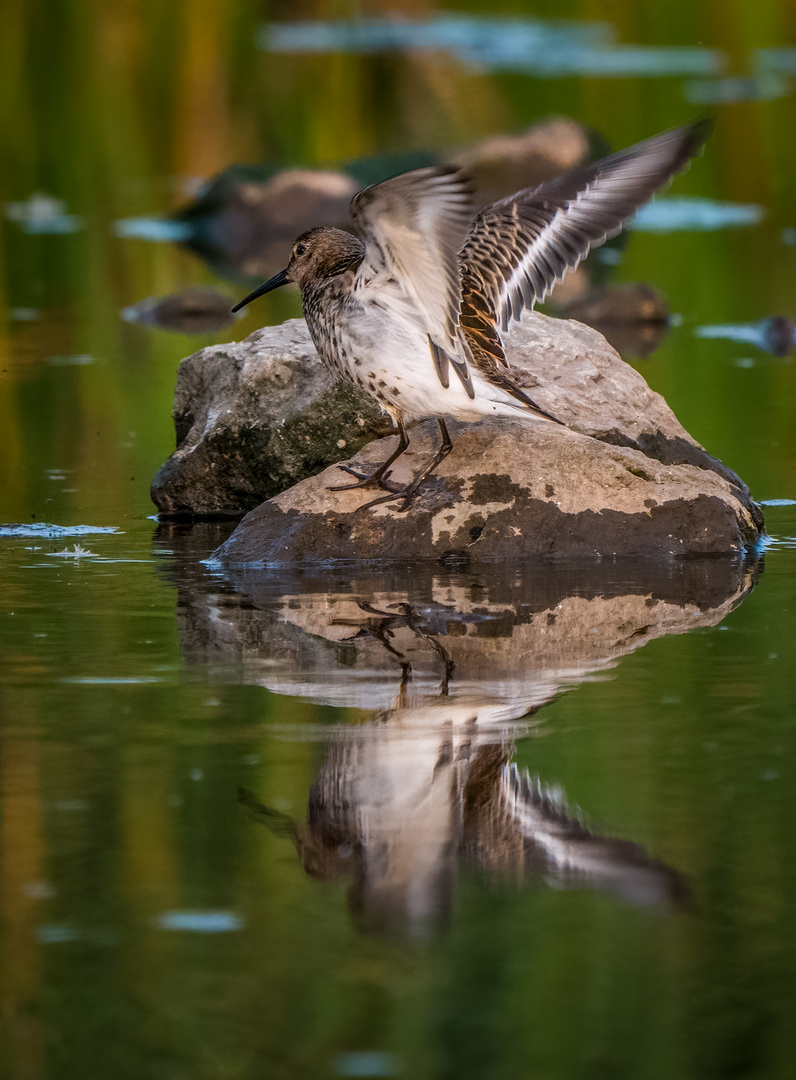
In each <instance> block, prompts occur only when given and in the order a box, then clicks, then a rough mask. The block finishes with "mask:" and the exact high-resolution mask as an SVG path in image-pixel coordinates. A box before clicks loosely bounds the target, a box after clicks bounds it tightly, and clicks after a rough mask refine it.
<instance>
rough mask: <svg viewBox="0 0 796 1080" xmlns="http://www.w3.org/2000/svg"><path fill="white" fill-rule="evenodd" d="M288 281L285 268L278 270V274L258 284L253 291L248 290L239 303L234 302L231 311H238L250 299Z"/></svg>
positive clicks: (250, 300) (254, 298) (249, 301)
mask: <svg viewBox="0 0 796 1080" xmlns="http://www.w3.org/2000/svg"><path fill="white" fill-rule="evenodd" d="M289 281H290V278H289V277H288V276H287V270H280V271H279V273H278V274H274V276H273V277H272V278H270V279H269V280H268V281H266V282H265V284H263V285H258V286H257V288H256V289H255V290H254V292H250V293H249V295H248V296H247V297H245V299H243V300H241V302H240V303H239V304H236V305H235V307H234V308H233V309H232V311H233V312H235V311H240V309H241V308H242V307H246V305H247V304H250V303H251V302H252V300H256V299H257V297H258V296H264V295H265V294H266V293H267V292H271V291H272V290H273V289H278V288H279V287H280V285H287V283H288V282H289Z"/></svg>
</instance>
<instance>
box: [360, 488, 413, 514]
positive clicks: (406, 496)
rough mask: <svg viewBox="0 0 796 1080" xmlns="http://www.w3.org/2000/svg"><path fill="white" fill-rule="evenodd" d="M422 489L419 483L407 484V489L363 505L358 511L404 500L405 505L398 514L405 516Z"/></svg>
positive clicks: (398, 490)
mask: <svg viewBox="0 0 796 1080" xmlns="http://www.w3.org/2000/svg"><path fill="white" fill-rule="evenodd" d="M419 487H420V484H419V483H412V484H407V485H406V486H405V487H402V488H396V489H395V490H394V491H393V490H391V491H390V494H389V495H381V496H379V498H378V499H371V500H370V502H366V503H363V504H362V506H358V507H357V511H360V510H369V509H370V507H371V506H378V505H379V504H380V503H386V502H394V501H395V500H396V499H403V505H402V506H399V507H398V513H399V514H403V513H405V512H406V511H407V510H408V509H409V505H410V503H411V502H412V499H414V497H415V495H417V489H418V488H419Z"/></svg>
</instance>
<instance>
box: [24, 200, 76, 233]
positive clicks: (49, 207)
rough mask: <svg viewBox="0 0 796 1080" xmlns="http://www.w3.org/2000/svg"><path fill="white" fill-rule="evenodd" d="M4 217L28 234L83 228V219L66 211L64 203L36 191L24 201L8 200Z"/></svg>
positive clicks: (65, 231)
mask: <svg viewBox="0 0 796 1080" xmlns="http://www.w3.org/2000/svg"><path fill="white" fill-rule="evenodd" d="M5 213H6V217H7V218H8V219H9V221H15V222H16V223H17V225H19V227H20V229H22V231H23V232H26V233H30V234H32V235H33V234H48V233H49V234H58V233H73V232H77V231H78V230H79V229H82V228H83V219H82V218H80V217H77V216H76V215H75V214H67V213H66V203H64V202H63V201H62V200H61V199H56V198H54V197H53V196H52V195H45V194H43V193H42V192H36V193H35V194H33V195H31V196H30V198H29V199H27V200H26V201H25V202H9V203H6V206H5Z"/></svg>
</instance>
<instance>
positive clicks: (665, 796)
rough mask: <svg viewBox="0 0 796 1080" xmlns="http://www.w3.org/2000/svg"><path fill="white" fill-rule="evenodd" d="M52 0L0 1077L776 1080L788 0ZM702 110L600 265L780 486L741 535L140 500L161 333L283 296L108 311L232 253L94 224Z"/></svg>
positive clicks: (11, 411)
mask: <svg viewBox="0 0 796 1080" xmlns="http://www.w3.org/2000/svg"><path fill="white" fill-rule="evenodd" d="M45 8H46V9H47V12H48V14H49V18H47V19H43V18H40V17H38V16H39V15H40V14H41V13H40V12H39V11H38V9H37V11H36V12H34V11H33V9H31V8H29V5H25V4H23V3H22V0H11V4H10V15H9V17H8V18H7V20H6V26H5V30H4V35H3V36H2V40H0V59H2V63H0V79H2V80H4V82H3V85H4V86H5V85H6V84H7V85H8V88H9V92H8V93H6V94H5V95H0V102H2V105H0V117H2V119H1V120H0V123H2V126H3V131H4V138H3V149H2V151H1V152H2V154H3V156H4V161H5V165H6V168H5V169H4V170H3V171H2V174H0V176H1V177H2V178H0V201H1V202H2V203H3V205H4V207H5V217H4V220H3V222H2V227H1V228H0V270H1V272H0V315H1V316H2V318H0V459H1V460H2V462H3V466H2V468H0V525H3V526H5V525H8V526H12V525H13V526H17V527H16V528H13V529H11V528H2V529H0V583H2V587H1V588H0V912H1V913H2V921H1V922H0V970H2V977H0V1002H1V1008H0V1076H2V1077H6V1076H7V1077H9V1078H14V1080H16V1078H23V1077H24V1078H29V1077H36V1078H48V1080H49V1078H58V1080H60V1078H63V1077H73V1076H74V1077H77V1076H85V1075H86V1072H87V1070H88V1071H89V1072H90V1073H91V1075H92V1076H97V1077H114V1078H115V1077H127V1076H130V1077H164V1078H166V1077H168V1078H175V1080H177V1078H179V1080H182V1078H188V1077H190V1078H195V1077H202V1078H208V1080H210V1078H213V1080H215V1078H218V1080H228V1078H233V1077H234V1078H237V1077H240V1078H247V1080H248V1078H254V1077H263V1076H267V1077H269V1078H270V1077H274V1078H277V1080H282V1078H284V1080H293V1078H304V1077H306V1078H315V1077H336V1076H364V1077H380V1076H398V1077H412V1078H415V1077H417V1078H429V1080H431V1078H449V1077H450V1078H453V1077H456V1078H465V1080H467V1078H473V1080H481V1078H486V1077H488V1078H496V1080H515V1078H516V1080H525V1078H529V1077H532V1078H539V1080H548V1078H551V1080H552V1078H555V1080H558V1078H561V1080H569V1078H572V1077H583V1078H589V1080H591V1078H594V1077H606V1078H608V1077H611V1078H613V1077H627V1078H628V1080H629V1078H633V1080H636V1078H638V1077H645V1078H646V1077H648V1078H656V1080H657V1078H660V1080H664V1078H665V1080H670V1078H671V1080H675V1078H677V1080H680V1078H682V1077H693V1078H694V1080H697V1078H698V1080H702V1078H708V1077H716V1078H720V1077H721V1078H724V1077H727V1076H737V1077H755V1078H766V1080H768V1078H775V1077H776V1078H779V1077H782V1078H785V1077H790V1076H791V1075H792V1073H793V1064H792V1063H793V1060H794V1055H795V1054H796V1036H794V1034H793V1030H794V1029H793V1022H792V1017H793V1014H794V1009H795V1008H796V872H795V871H794V869H793V866H794V860H793V858H792V852H793V851H794V849H796V809H794V802H793V797H792V792H793V788H794V782H795V781H796V708H795V706H794V703H795V702H796V686H795V685H794V684H795V682H796V677H795V676H794V670H796V664H795V663H794V651H795V650H794V641H796V504H794V503H793V501H792V500H794V499H796V482H795V481H794V477H796V440H794V435H793V433H794V430H796V377H795V376H794V364H793V356H792V352H788V351H787V350H786V351H785V355H784V356H775V355H774V354H773V353H772V351H771V349H770V348H768V344H769V342H768V339H767V337H766V332H765V326H766V325H768V324H764V323H763V320H767V319H770V318H771V317H772V316H786V317H790V318H793V317H794V316H796V308H795V307H794V303H793V297H794V295H796V246H794V244H793V238H794V233H793V230H794V228H796V215H794V212H793V206H794V205H796V183H794V166H795V165H796V154H795V153H794V145H795V144H794V142H793V139H792V138H791V137H790V132H792V131H793V130H794V129H796V110H795V109H794V97H793V80H794V77H796V59H794V57H796V49H795V48H794V46H795V45H796V43H795V42H794V41H793V25H792V18H791V17H790V14H789V9H788V8H787V6H786V5H785V4H784V3H782V4H779V3H776V2H773V0H772V2H770V3H764V4H762V5H757V6H756V8H755V11H754V13H750V12H749V10H748V8H747V6H745V5H742V4H740V3H737V4H735V3H732V4H726V3H722V4H718V3H708V4H704V5H701V6H699V7H698V8H697V9H696V10H695V9H694V6H693V5H690V4H685V3H679V2H678V3H672V4H669V5H666V7H665V8H660V9H656V10H655V11H652V10H650V11H646V9H644V10H642V9H641V8H640V7H638V6H636V5H632V4H618V5H604V4H582V5H579V4H576V3H574V2H573V3H569V4H564V5H563V6H562V5H560V4H558V5H552V4H547V3H542V4H540V5H538V10H537V12H536V15H537V16H538V20H537V21H536V22H532V21H530V20H529V19H528V18H527V14H526V11H525V10H524V8H523V6H522V5H519V4H511V3H506V4H503V5H502V6H500V7H499V8H498V9H495V8H494V7H493V8H491V9H490V10H489V12H485V11H484V9H483V6H479V5H478V4H475V3H470V2H467V3H463V4H462V5H461V6H459V7H454V6H452V5H443V4H441V5H438V6H437V7H431V6H429V5H415V7H413V10H412V12H411V13H407V12H404V13H403V17H402V18H401V19H400V20H395V19H387V18H386V16H387V15H389V11H388V10H387V9H386V8H376V7H374V6H370V7H368V6H366V7H365V8H363V9H362V10H361V11H358V12H357V14H358V15H360V16H362V19H361V20H359V21H358V22H356V23H355V24H352V23H351V22H350V21H348V20H346V19H342V18H341V16H344V15H347V14H350V12H348V11H342V10H341V9H340V8H339V5H330V4H323V3H317V4H311V3H306V4H300V5H299V6H298V7H297V8H296V10H295V11H293V10H292V11H291V12H290V13H289V14H290V22H288V21H284V20H283V21H281V22H280V21H279V19H277V17H276V16H275V15H274V13H273V12H270V11H266V10H264V9H261V8H260V6H259V5H258V4H256V3H255V4H252V3H248V2H246V3H244V2H242V0H241V2H233V3H230V4H228V5H225V6H224V8H223V9H222V8H221V7H219V8H218V11H217V12H216V11H215V9H212V5H205V6H203V8H202V14H201V16H200V15H195V17H194V15H193V14H192V16H191V17H190V18H189V17H188V13H187V9H186V10H185V12H183V11H182V9H181V8H179V7H178V6H177V5H174V6H169V5H166V6H165V7H164V8H163V9H162V10H160V9H158V11H157V12H156V11H155V10H154V9H153V8H151V5H146V4H143V3H140V4H139V3H137V2H133V3H131V4H127V5H124V6H123V7H120V6H117V5H107V4H100V3H92V2H89V3H84V4H76V3H75V4H72V3H65V4H51V5H45ZM34 14H36V15H37V18H36V19H34ZM487 16H488V17H487ZM504 20H509V21H508V22H506V21H504ZM511 20H514V21H513V22H512V21H511ZM789 20H790V21H789ZM12 88H13V92H12ZM705 107H715V108H716V109H717V111H718V118H717V126H716V133H715V136H714V138H713V141H712V142H711V144H710V146H709V148H708V151H707V153H706V154H705V156H704V157H703V158H702V159H701V160H699V161H698V162H696V163H695V165H694V167H693V168H692V169H691V171H690V172H689V173H688V175H687V176H685V177H683V178H681V179H680V180H678V182H677V188H676V189H675V191H674V192H673V194H676V195H677V196H679V197H681V201H680V202H678V203H671V204H669V206H668V209H667V208H666V204H664V203H660V204H658V206H659V207H661V206H662V207H664V209H663V211H661V210H660V209H656V211H655V214H657V215H658V216H657V217H655V218H650V219H648V220H647V222H646V223H644V222H642V223H640V226H639V228H638V229H637V230H636V231H634V232H633V233H632V234H631V236H630V239H629V242H628V243H627V244H626V246H624V247H622V248H619V249H617V250H616V252H615V254H614V256H613V263H612V264H611V265H610V266H609V265H608V264H606V263H603V264H601V265H602V270H601V271H600V273H603V274H610V275H612V276H611V278H610V280H612V281H615V282H617V283H621V282H633V281H649V282H651V283H652V284H654V285H655V286H656V287H657V288H658V289H660V290H661V291H662V292H663V293H664V294H665V295H666V297H667V299H668V301H669V303H670V305H671V307H672V310H673V311H674V312H675V313H677V314H678V315H679V316H680V318H679V321H678V325H676V326H675V327H673V328H672V329H671V330H670V332H669V333H668V335H667V336H666V338H665V340H664V341H663V343H662V344H661V346H660V347H659V348H658V349H657V351H655V352H654V353H653V354H652V356H651V357H650V359H649V360H646V361H643V362H642V361H638V365H639V369H640V370H641V371H642V372H643V373H644V375H645V377H646V378H647V379H648V380H649V382H650V384H651V385H652V386H653V387H654V388H655V389H656V390H659V391H660V392H662V393H663V394H664V395H665V396H666V398H667V400H668V401H669V403H670V404H671V405H672V407H673V408H674V410H675V412H676V413H677V415H678V417H679V418H680V419H681V421H682V422H683V423H684V424H685V426H686V427H687V428H688V429H689V430H690V431H691V432H692V434H693V435H694V436H695V437H696V438H698V439H699V440H700V441H702V442H703V443H704V444H705V445H706V446H707V447H708V448H709V449H710V450H711V451H712V452H714V453H716V454H717V455H719V456H720V457H722V458H723V459H724V460H725V461H726V462H727V464H729V465H730V466H731V467H733V468H734V469H736V470H737V471H738V472H739V473H740V474H741V475H742V476H743V477H744V479H745V480H747V481H748V483H749V484H750V486H751V488H752V491H753V493H754V494H755V496H756V497H757V498H758V499H760V500H782V501H783V505H768V506H766V507H765V512H766V518H767V523H768V529H769V532H770V534H771V537H772V542H771V543H770V544H768V545H767V546H766V547H765V549H764V550H763V551H761V553H760V554H759V556H757V557H755V558H750V559H749V560H748V561H747V562H745V563H741V562H737V561H733V560H710V561H707V562H702V561H694V562H687V563H675V562H669V563H665V564H655V563H646V564H628V563H622V562H618V563H605V562H603V563H599V564H587V563H579V564H574V565H558V566H555V567H551V566H536V565H519V566H510V567H506V566H503V567H484V568H480V569H471V570H469V571H467V572H450V571H445V570H443V569H442V568H440V567H418V566H412V567H408V566H407V567H400V566H399V567H388V568H384V569H383V570H382V571H380V572H376V571H374V570H372V569H371V570H368V571H366V572H363V571H356V570H355V569H352V568H345V567H341V568H335V569H330V570H327V571H325V572H319V571H313V572H309V571H304V572H292V573H288V572H284V573H282V572H276V571H269V572H262V571H260V572H254V571H247V572H244V571H241V572H236V573H235V574H224V573H222V572H220V571H218V570H215V569H213V568H212V565H209V564H207V563H206V562H205V561H203V560H206V558H207V556H208V555H209V554H210V552H211V551H212V550H213V549H214V548H215V547H216V546H217V545H218V543H220V542H221V541H222V540H223V539H224V538H225V536H226V535H227V534H228V532H229V530H230V528H231V525H229V524H200V525H197V526H194V527H193V528H189V527H184V526H169V525H166V524H162V523H161V524H158V523H157V522H155V521H154V520H152V519H151V518H150V516H149V515H151V514H152V512H153V507H152V505H151V503H150V502H149V499H148V486H149V482H150V480H151V477H152V475H153V474H154V472H155V470H156V469H157V467H158V466H159V465H160V463H161V462H162V461H163V460H164V459H165V458H166V457H167V455H168V454H169V453H170V451H171V449H172V447H173V430H172V424H171V417H170V409H171V399H172V392H173V386H174V379H175V372H176V367H177V364H178V362H179V360H180V358H181V357H182V356H184V355H186V354H187V353H189V352H190V351H192V350H193V349H195V348H198V347H201V346H203V345H206V344H212V343H213V342H216V341H223V340H227V339H228V338H230V337H232V336H234V337H238V338H240V337H243V336H244V335H245V334H246V333H248V332H250V331H251V330H253V329H254V328H255V327H256V326H257V325H258V324H259V323H258V320H262V319H269V320H271V321H278V320H280V319H282V318H285V317H287V316H292V315H295V314H297V312H298V302H297V299H296V298H295V297H292V296H290V295H289V294H287V295H285V296H279V295H277V296H275V297H274V298H273V299H269V302H268V303H264V304H263V305H262V307H261V309H260V311H259V312H257V313H255V312H249V313H248V314H247V318H246V320H245V321H244V322H242V323H241V324H239V325H238V326H235V327H233V328H231V329H227V330H225V331H223V332H221V333H219V334H201V335H194V336H184V335H182V336H181V335H178V334H171V333H167V332H166V331H164V330H160V329H157V328H156V327H153V326H150V325H144V324H141V323H129V322H126V321H125V320H124V319H122V318H121V315H120V313H121V312H122V311H123V310H124V309H125V308H129V307H130V306H131V305H135V304H138V303H140V302H141V301H143V300H145V299H146V298H148V297H152V296H162V295H166V294H168V293H170V292H174V291H176V290H177V289H181V288H184V287H188V286H197V285H199V286H206V285H212V286H213V287H215V288H216V289H219V290H221V291H222V292H224V291H226V292H227V293H228V294H229V295H230V296H233V297H234V296H238V295H243V293H244V292H245V291H246V290H247V289H248V288H249V284H250V283H249V282H248V281H247V280H245V279H244V278H245V275H243V274H242V273H240V272H238V273H236V272H235V271H234V270H231V269H230V268H229V267H227V268H226V269H225V270H224V272H223V274H222V272H221V270H220V269H219V268H218V266H215V265H214V264H211V263H208V262H205V261H202V260H201V259H200V258H199V257H198V256H197V255H195V254H192V253H191V252H190V251H189V250H187V249H186V248H184V247H180V246H178V245H177V244H175V243H173V242H160V243H155V242H153V241H152V240H149V239H146V238H144V237H143V236H142V235H141V233H140V232H139V233H136V232H135V230H131V228H130V227H129V225H128V226H124V225H123V224H122V225H120V223H124V222H129V220H130V219H136V220H139V219H149V220H153V219H154V220H158V219H162V218H163V216H164V215H165V214H167V213H169V212H170V211H173V210H174V209H175V208H176V207H178V206H180V205H182V204H183V203H184V202H185V201H186V199H187V198H188V197H189V193H190V192H192V191H195V189H196V182H197V180H200V179H207V178H208V177H210V176H211V175H212V174H213V173H215V172H217V171H218V170H220V169H222V168H225V167H226V166H228V165H231V164H233V163H238V164H252V163H259V164H260V165H261V167H262V168H263V169H265V170H268V169H273V168H276V167H279V166H281V165H284V164H292V165H307V166H318V165H322V166H324V167H336V166H337V165H339V164H340V163H343V162H351V161H354V160H359V161H360V162H364V163H365V165H363V166H362V167H363V168H364V167H367V168H369V169H374V168H376V169H378V168H379V167H381V166H379V165H378V161H381V160H384V159H386V158H387V157H390V156H395V155H397V158H395V157H393V158H392V160H397V159H400V160H408V157H406V156H407V155H413V154H418V153H421V152H433V153H436V154H439V153H441V151H442V149H443V148H445V147H452V146H457V145H462V144H464V143H466V142H468V141H470V140H472V139H475V138H478V137H482V136H486V135H490V134H498V133H501V132H504V131H511V130H518V129H521V128H523V127H525V126H528V125H530V124H531V123H533V122H534V121H536V120H539V119H542V118H543V117H545V116H546V115H549V114H550V113H552V112H557V113H562V114H567V115H571V116H573V117H574V118H575V119H577V120H579V121H581V122H583V123H585V124H587V125H589V126H590V127H591V128H592V129H593V130H594V131H595V132H596V133H598V134H599V135H600V137H601V138H602V139H603V140H605V141H606V142H610V143H611V144H612V145H614V146H617V147H618V146H621V145H625V144H627V143H630V142H632V141H634V140H636V139H640V138H643V137H645V136H646V135H649V134H652V133H653V132H655V131H658V130H661V129H663V128H665V127H668V126H672V125H673V124H676V123H680V122H683V121H684V120H686V119H688V118H690V117H691V116H693V115H694V113H695V111H698V110H699V109H703V108H705ZM76 147H79V148H80V149H79V152H78V151H77V150H76ZM374 161H375V162H376V164H374ZM399 167H400V166H399ZM31 199H33V201H32V202H31ZM682 200H688V201H682ZM744 208H746V209H744ZM749 208H752V209H751V210H750V209H749ZM661 213H662V214H663V218H661V216H660V215H661ZM667 215H668V216H667ZM662 220H663V226H661V221H662ZM667 222H668V224H667ZM661 229H663V231H661ZM274 269H278V267H275V268H274ZM45 526H46V527H45ZM50 526H55V527H57V528H55V529H54V528H50Z"/></svg>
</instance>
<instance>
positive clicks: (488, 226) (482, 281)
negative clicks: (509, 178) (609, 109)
mask: <svg viewBox="0 0 796 1080" xmlns="http://www.w3.org/2000/svg"><path fill="white" fill-rule="evenodd" d="M710 126H711V124H710V121H705V120H702V121H698V122H696V123H694V124H689V125H687V126H685V127H681V128H676V129H675V130H673V131H667V132H664V134H662V135H657V136H656V137H655V138H652V139H647V140H646V141H645V142H641V143H637V144H636V145H635V146H631V147H630V148H629V149H628V150H623V151H621V152H620V153H618V154H611V155H610V157H606V158H603V159H602V160H601V161H597V162H595V163H594V164H593V165H588V166H585V167H582V168H578V169H574V170H573V171H572V172H569V173H567V174H566V175H565V176H560V177H557V178H556V179H555V180H549V181H547V182H545V183H543V184H540V185H539V187H537V188H526V189H525V190H524V191H520V192H518V193H517V194H516V195H512V196H510V197H509V198H506V199H501V200H500V201H499V202H496V203H493V204H492V205H491V206H488V207H487V208H486V209H485V210H483V211H482V212H481V213H480V214H479V215H478V217H477V218H476V219H475V221H474V222H473V224H472V227H471V228H470V231H469V233H468V235H467V240H466V242H465V244H464V247H463V248H462V251H461V254H460V260H461V265H462V272H463V275H464V277H465V281H467V279H468V278H470V279H474V280H473V287H474V288H475V289H476V292H475V293H474V294H473V296H471V297H470V298H469V301H468V290H467V287H465V296H464V301H463V305H462V312H463V321H464V322H465V324H466V317H467V316H468V313H469V308H470V307H472V308H473V309H474V310H473V313H471V314H472V317H474V318H475V313H476V311H477V309H479V308H480V307H482V306H483V304H484V303H487V304H488V305H489V304H491V307H492V309H493V311H494V313H495V315H496V317H497V321H498V324H499V325H500V327H501V329H503V330H504V331H505V330H507V329H508V326H509V320H510V319H511V318H512V317H513V318H514V319H519V318H520V315H521V314H522V311H523V309H524V308H531V307H533V305H534V303H536V302H537V301H541V300H544V298H545V297H546V296H547V294H548V293H549V292H550V291H551V290H552V288H553V286H554V285H555V283H556V282H557V281H561V279H562V278H563V277H564V275H565V274H566V273H567V272H568V271H569V270H574V269H575V267H576V266H577V265H578V264H579V263H580V262H581V260H582V259H584V258H585V257H586V256H587V255H588V253H589V251H590V250H591V249H592V248H593V247H597V246H599V245H600V244H602V243H604V242H605V241H606V240H608V239H610V238H611V237H613V236H616V234H617V233H618V232H620V231H621V229H622V226H623V225H624V223H625V222H626V221H627V220H628V219H629V218H631V217H632V216H633V214H634V213H635V212H636V210H638V209H639V207H640V206H643V205H644V203H646V202H647V201H648V200H649V199H650V198H651V197H652V196H653V194H654V193H655V192H656V191H657V190H658V189H659V188H661V187H663V186H664V185H665V184H666V183H667V182H668V181H669V180H670V179H671V178H672V176H674V175H675V173H677V172H679V171H680V170H681V169H683V168H685V166H686V165H687V164H688V162H689V161H690V159H691V158H692V157H693V156H694V154H695V153H696V152H697V151H698V150H699V148H700V147H701V146H702V144H703V142H704V141H705V138H706V137H707V135H708V132H709V129H710ZM478 294H481V295H478ZM476 321H478V320H477V319H476Z"/></svg>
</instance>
